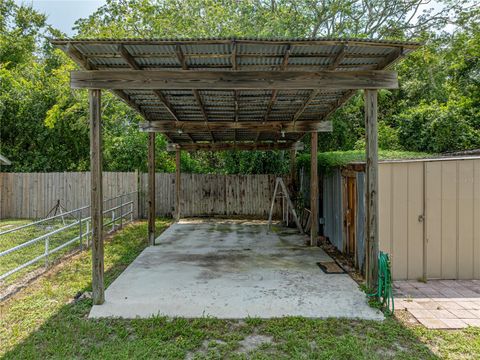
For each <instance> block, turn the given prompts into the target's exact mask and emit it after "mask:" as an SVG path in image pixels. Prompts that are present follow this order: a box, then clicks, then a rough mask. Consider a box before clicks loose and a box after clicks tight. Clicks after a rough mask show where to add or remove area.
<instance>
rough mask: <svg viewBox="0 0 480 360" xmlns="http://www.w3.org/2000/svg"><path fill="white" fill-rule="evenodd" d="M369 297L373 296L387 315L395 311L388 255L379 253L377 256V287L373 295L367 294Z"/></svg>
mask: <svg viewBox="0 0 480 360" xmlns="http://www.w3.org/2000/svg"><path fill="white" fill-rule="evenodd" d="M369 296H372V297H373V296H375V297H376V298H377V299H378V300H379V301H380V303H381V304H382V307H383V309H384V312H385V313H387V314H390V315H391V314H393V311H394V310H395V305H394V300H393V290H392V272H391V269H390V258H389V257H388V254H386V253H384V252H382V251H380V253H379V254H378V287H377V292H376V293H375V294H369Z"/></svg>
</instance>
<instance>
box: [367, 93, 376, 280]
mask: <svg viewBox="0 0 480 360" xmlns="http://www.w3.org/2000/svg"><path fill="white" fill-rule="evenodd" d="M377 136H378V134H377V90H365V142H366V155H367V164H366V193H365V206H366V209H365V212H366V229H365V230H366V231H365V238H366V241H365V243H366V275H367V286H368V287H370V288H376V286H377V280H378V279H377V278H378V243H379V239H378V221H377V216H378V139H377Z"/></svg>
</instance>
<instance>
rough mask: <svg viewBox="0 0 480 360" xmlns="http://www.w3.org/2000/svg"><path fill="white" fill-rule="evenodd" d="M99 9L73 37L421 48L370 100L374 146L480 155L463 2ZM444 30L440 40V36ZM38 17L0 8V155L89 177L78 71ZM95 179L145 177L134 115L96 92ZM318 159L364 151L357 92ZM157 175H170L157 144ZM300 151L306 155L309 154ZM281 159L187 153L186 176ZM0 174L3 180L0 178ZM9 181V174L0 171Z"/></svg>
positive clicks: (333, 0)
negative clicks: (98, 157) (99, 145)
mask: <svg viewBox="0 0 480 360" xmlns="http://www.w3.org/2000/svg"><path fill="white" fill-rule="evenodd" d="M426 3H427V2H426V1H425V0H408V1H388V2H386V1H375V0H363V1H358V0H329V1H314V0H296V1H295V0H290V1H287V0H270V1H261V0H223V1H214V0H205V1H200V0H185V1H180V0H129V1H126V0H117V1H114V0H108V1H107V2H106V4H105V5H104V6H102V7H100V8H99V9H97V11H95V12H94V13H93V14H92V15H90V16H89V17H87V18H83V19H78V20H77V22H76V24H75V31H76V35H75V36H76V37H79V38H86V37H99V38H102V37H104V38H112V37H120V38H125V37H135V38H142V37H145V38H150V37H162V38H165V37H180V38H185V37H196V38H198V37H215V36H252V37H253V36H255V37H262V36H264V37H298V38H303V37H315V36H331V37H362V38H380V39H395V40H405V39H414V40H420V41H424V42H425V46H424V47H422V48H421V49H420V50H419V51H417V52H415V53H413V54H411V55H409V56H408V57H407V58H406V59H404V61H402V62H401V63H399V64H398V65H397V66H396V70H397V71H398V73H399V80H400V89H398V90H394V91H381V92H380V96H379V145H380V147H381V148H382V149H384V150H405V151H420V152H430V153H440V152H445V151H455V150H466V149H473V148H480V116H479V115H480V114H479V112H480V66H479V65H480V63H479V61H480V60H479V59H480V29H479V27H480V25H479V23H480V22H479V19H480V10H479V7H478V5H475V4H474V3H472V2H469V1H450V0H445V1H442V2H438V3H439V4H440V5H441V6H437V7H436V8H433V9H430V8H429V7H428V5H426ZM445 27H448V28H449V31H448V32H447V31H444V30H443V29H444V28H445ZM61 36H64V34H61V33H60V31H58V30H57V29H55V28H53V27H52V26H50V25H49V24H48V22H47V18H46V16H45V15H44V14H41V13H39V12H37V11H35V10H34V9H32V8H31V7H29V6H27V5H17V4H15V3H14V2H13V0H0V140H1V142H0V152H1V153H2V154H4V155H5V156H7V157H8V158H10V159H11V160H12V166H10V167H9V168H8V171H73V170H88V168H89V138H88V132H89V128H88V114H87V110H88V103H87V93H86V92H85V91H73V90H71V89H70V88H69V81H68V76H69V71H70V70H72V69H74V68H75V64H73V63H72V62H71V61H70V60H69V59H68V58H67V57H66V56H65V55H64V54H63V53H62V52H61V51H59V50H57V49H54V48H52V47H51V45H50V44H49V42H48V41H47V38H48V37H61ZM104 93H105V96H104V97H103V103H102V108H103V109H102V110H103V118H104V125H103V126H104V127H103V132H104V169H105V170H112V171H114V170H117V171H131V170H135V169H138V170H141V171H145V170H146V153H147V135H146V134H145V133H142V132H140V131H138V122H139V121H140V120H141V119H140V115H138V114H137V113H136V112H135V111H134V110H132V109H131V108H129V107H128V106H127V105H126V104H124V103H123V102H122V101H120V100H118V99H117V98H116V97H114V96H113V95H111V94H110V93H109V92H104ZM331 119H332V121H333V124H334V131H333V132H332V133H330V134H325V133H322V134H321V135H320V136H319V138H320V140H319V149H320V151H332V150H356V149H363V147H364V119H363V99H362V94H361V93H360V92H359V93H358V94H356V95H355V96H354V97H353V98H352V99H351V100H350V101H349V102H348V103H346V104H345V106H343V107H342V108H341V109H340V110H338V111H337V112H336V113H335V114H333V115H332V117H331ZM157 142H158V143H157V169H158V171H173V170H174V167H175V162H174V158H173V154H171V153H168V152H166V150H165V145H166V139H165V138H164V137H163V136H158V137H157ZM306 148H307V150H308V143H307V146H306ZM288 156H289V154H288V153H284V152H283V151H275V152H241V151H237V152H219V153H208V152H198V153H191V154H190V153H184V154H182V159H181V160H182V168H183V170H184V171H186V172H224V173H281V172H285V171H287V169H288V162H287V161H285V159H286V158H287V157H288ZM2 170H3V169H2ZM5 170H6V169H5Z"/></svg>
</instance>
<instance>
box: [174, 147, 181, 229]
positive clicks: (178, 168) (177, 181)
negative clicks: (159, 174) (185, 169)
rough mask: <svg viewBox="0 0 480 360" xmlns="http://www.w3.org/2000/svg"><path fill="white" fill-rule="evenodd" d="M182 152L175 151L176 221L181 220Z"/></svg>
mask: <svg viewBox="0 0 480 360" xmlns="http://www.w3.org/2000/svg"><path fill="white" fill-rule="evenodd" d="M180 155H181V150H180V149H178V148H177V149H176V151H175V219H176V220H177V221H179V220H180V186H181V185H180V184H181V177H182V175H181V164H180Z"/></svg>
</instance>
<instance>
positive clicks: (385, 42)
mask: <svg viewBox="0 0 480 360" xmlns="http://www.w3.org/2000/svg"><path fill="white" fill-rule="evenodd" d="M50 42H51V43H52V44H54V45H67V44H85V43H87V44H102V45H103V44H105V39H90V40H81V39H78V40H74V39H53V40H51V41H50ZM233 42H235V43H237V44H260V45H262V44H267V45H272V44H274V45H303V46H309V45H332V46H338V45H341V44H347V45H349V46H351V47H352V46H353V45H358V46H367V47H381V48H385V47H392V48H398V47H403V48H406V49H416V48H418V47H419V46H421V45H422V44H421V43H418V42H405V43H402V44H399V43H398V42H396V41H388V40H377V41H371V40H369V39H366V40H362V39H351V40H339V39H316V40H315V39H308V40H300V39H299V40H293V39H285V40H283V39H191V40H188V39H186V40H181V41H179V40H168V39H166V40H162V39H156V40H153V39H148V40H142V39H118V40H109V41H108V43H109V44H124V45H174V46H175V45H176V46H180V45H189V44H191V45H204V44H231V43H233ZM302 56H303V55H302Z"/></svg>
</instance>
